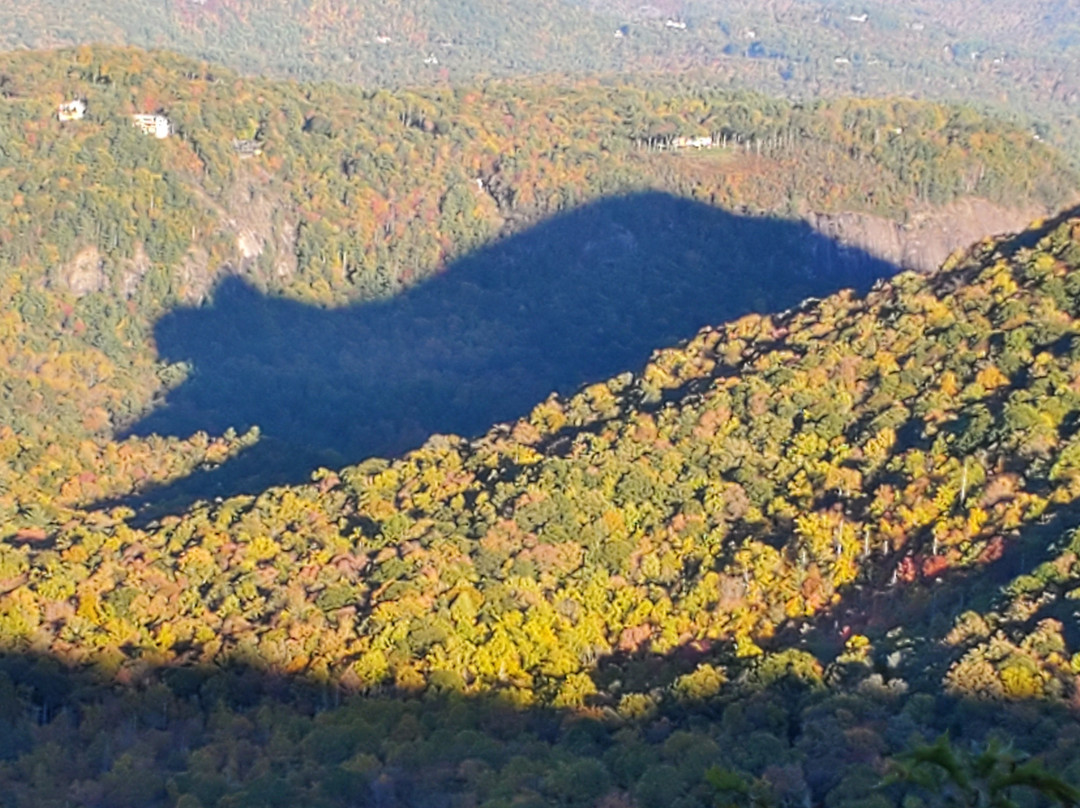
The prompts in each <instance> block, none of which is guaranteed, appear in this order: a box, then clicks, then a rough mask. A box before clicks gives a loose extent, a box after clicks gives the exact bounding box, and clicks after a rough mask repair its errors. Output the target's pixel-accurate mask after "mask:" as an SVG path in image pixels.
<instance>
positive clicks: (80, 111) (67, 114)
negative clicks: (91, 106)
mask: <svg viewBox="0 0 1080 808" xmlns="http://www.w3.org/2000/svg"><path fill="white" fill-rule="evenodd" d="M56 117H57V118H59V119H60V120H61V121H81V120H82V119H83V118H85V117H86V102H85V101H83V100H82V99H81V98H75V99H73V100H71V101H66V102H64V103H63V104H61V105H60V106H58V107H57V108H56Z"/></svg>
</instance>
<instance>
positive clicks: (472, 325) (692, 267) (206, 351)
mask: <svg viewBox="0 0 1080 808" xmlns="http://www.w3.org/2000/svg"><path fill="white" fill-rule="evenodd" d="M895 271H896V267H895V266H893V265H891V264H889V263H887V262H884V261H881V260H878V259H875V258H874V257H872V256H870V255H868V254H867V253H865V252H862V251H860V250H856V249H851V248H847V247H845V246H843V245H840V244H838V243H837V242H835V241H833V240H831V239H829V238H826V237H824V236H821V235H820V234H818V233H816V232H815V231H814V230H812V229H811V228H810V227H809V226H808V225H806V224H805V223H797V222H791V221H786V220H781V219H776V218H766V217H760V216H749V215H738V214H734V213H731V212H727V211H723V210H719V209H717V208H713V207H710V206H708V205H703V204H700V203H697V202H693V201H690V200H686V199H680V198H676V197H673V196H669V195H666V194H662V193H642V194H634V195H628V196H623V197H615V198H609V199H605V200H602V201H599V202H596V203H593V204H589V205H586V206H583V207H581V208H578V209H576V210H573V211H571V212H568V213H564V214H561V215H559V216H556V217H554V218H552V219H550V220H547V221H545V222H543V223H541V224H538V225H536V226H535V227H532V228H531V229H529V230H527V231H525V232H523V233H520V234H518V235H514V236H512V237H508V238H505V239H502V240H500V241H497V242H495V243H493V244H490V245H488V246H485V247H483V248H481V249H479V250H477V251H476V252H474V253H472V254H470V255H468V256H466V257H463V258H461V259H460V260H458V261H457V262H455V263H454V264H453V265H452V266H451V267H450V268H448V269H447V270H446V271H445V272H444V273H442V274H440V275H438V276H436V277H434V278H432V279H430V280H428V281H426V282H424V283H422V284H420V285H418V286H416V287H414V288H412V289H410V290H408V291H406V292H403V293H402V294H400V295H398V296H396V297H393V298H391V299H388V300H385V301H377V302H365V303H359V304H356V305H353V306H349V307H345V308H339V309H324V308H319V307H316V306H311V305H307V304H304V303H299V302H296V301H292V300H288V299H284V298H281V297H276V296H269V295H266V294H264V293H262V292H260V291H258V290H257V289H255V288H253V287H252V286H250V285H248V284H247V283H246V282H245V281H244V280H241V279H239V278H237V277H229V278H227V279H226V280H224V281H222V282H221V284H220V285H219V286H218V287H217V289H216V290H215V293H214V294H213V296H212V299H211V300H210V302H208V303H207V304H205V305H203V306H201V307H197V308H180V309H177V310H174V311H172V312H170V313H169V314H167V315H165V316H164V317H163V318H162V319H161V320H160V321H159V322H158V323H157V325H156V327H155V338H156V342H157V347H158V350H159V352H160V355H161V357H162V359H164V360H166V361H170V362H175V361H186V362H189V363H190V364H191V367H192V372H191V374H190V376H189V378H188V379H187V380H186V381H185V382H184V383H183V384H181V385H180V386H178V387H177V388H175V389H174V390H172V391H170V392H169V393H168V394H167V397H166V399H165V401H164V402H163V404H162V406H160V407H159V408H158V409H156V410H155V411H153V412H151V413H150V414H149V415H147V416H146V417H145V418H144V419H143V420H141V421H140V422H139V423H137V424H136V425H135V426H134V427H133V428H132V429H131V430H130V434H134V435H143V436H145V435H150V434H152V433H158V434H162V435H175V436H181V437H184V436H188V435H190V434H192V433H194V432H196V431H198V430H205V431H207V432H209V433H217V434H220V433H222V432H224V431H225V430H226V429H228V428H230V427H232V428H235V429H236V430H237V431H240V432H243V431H245V430H247V429H248V428H250V427H252V426H258V427H259V429H260V440H259V443H258V444H256V445H255V446H254V447H252V448H250V449H248V450H246V451H245V452H243V453H242V454H241V455H240V456H239V457H237V458H235V459H233V460H230V461H229V462H227V463H225V464H224V465H223V466H222V467H220V468H218V469H215V470H212V471H203V472H197V473H196V474H194V475H192V476H191V477H189V478H187V479H184V480H180V481H178V482H176V483H173V484H170V485H168V486H165V487H162V488H158V489H156V490H152V491H148V492H144V493H143V494H141V495H140V496H138V497H136V498H135V499H132V500H130V501H128V502H127V503H126V504H130V505H133V506H134V507H136V508H137V509H142V512H143V514H147V513H152V512H155V511H156V512H161V511H162V510H163V509H164V510H169V509H175V508H181V507H184V506H186V505H187V504H190V502H191V501H192V500H193V499H194V498H205V497H213V496H223V497H224V496H230V495H233V494H238V493H255V492H258V491H261V490H264V489H265V488H266V487H268V486H269V485H274V484H291V483H297V482H302V481H306V480H308V479H309V478H310V474H311V472H312V470H313V469H315V468H318V467H319V466H327V467H338V466H342V465H346V464H350V463H355V462H358V461H360V460H362V459H364V458H366V457H369V456H372V455H395V454H398V453H401V452H403V451H406V450H408V449H411V448H414V447H417V446H419V445H420V444H421V443H423V441H424V440H425V439H426V438H427V437H428V436H430V435H432V434H434V433H454V434H459V435H463V436H475V435H477V434H480V433H482V432H483V431H484V430H486V429H487V428H489V427H490V426H491V425H492V424H494V423H496V422H500V421H505V420H511V419H514V418H517V417H519V416H521V415H524V414H526V413H528V412H529V410H530V409H531V408H532V407H533V406H535V404H536V403H537V402H539V401H542V400H543V399H544V398H545V397H547V396H548V395H549V394H550V393H551V392H553V391H556V392H558V393H561V394H566V393H571V392H573V391H574V390H575V389H577V388H579V387H580V386H581V385H582V384H584V383H588V382H593V381H598V380H603V379H607V378H610V377H612V376H614V375H617V374H619V373H621V372H624V371H628V370H631V371H632V370H637V369H640V368H641V366H642V365H643V364H644V363H645V361H646V360H647V359H648V357H649V355H650V353H651V352H652V351H653V350H654V349H656V348H658V347H663V346H669V345H673V344H675V343H677V342H679V341H680V340H683V339H686V338H688V337H690V336H692V335H693V334H694V333H695V332H696V331H697V330H698V329H700V328H701V327H702V326H704V325H706V324H710V323H720V322H723V321H725V320H730V319H732V318H735V317H738V316H740V315H743V314H746V313H748V312H752V311H758V312H776V311H781V310H784V309H787V308H790V307H791V306H793V305H795V304H797V303H798V302H800V301H801V300H804V299H805V298H807V297H820V296H824V295H827V294H830V293H832V292H834V291H836V290H837V289H840V288H844V287H849V286H853V287H856V288H860V289H864V288H867V287H869V285H870V284H872V283H873V281H874V280H876V279H878V278H881V277H885V276H888V275H891V274H893V273H894V272H895Z"/></svg>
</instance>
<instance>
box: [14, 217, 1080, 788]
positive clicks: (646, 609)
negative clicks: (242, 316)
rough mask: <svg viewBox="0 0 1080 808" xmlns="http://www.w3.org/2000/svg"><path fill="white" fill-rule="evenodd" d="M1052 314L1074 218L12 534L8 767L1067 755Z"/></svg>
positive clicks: (1072, 473)
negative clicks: (161, 493)
mask: <svg viewBox="0 0 1080 808" xmlns="http://www.w3.org/2000/svg"><path fill="white" fill-rule="evenodd" d="M1078 317H1080V216H1076V215H1073V216H1064V217H1062V218H1061V219H1059V220H1056V221H1054V222H1052V223H1050V224H1049V225H1047V226H1045V227H1044V228H1042V229H1040V230H1037V231H1031V232H1028V233H1025V234H1023V235H1021V236H1018V237H1015V238H1010V239H1005V240H1000V241H987V242H985V243H983V244H981V245H979V246H978V247H976V248H975V249H974V251H972V252H971V253H969V254H967V255H965V256H962V257H959V258H957V259H955V260H953V261H951V262H950V264H949V265H947V266H946V267H944V268H943V269H942V271H941V272H940V273H938V274H936V275H934V276H932V277H930V278H927V277H922V276H918V275H914V274H910V273H906V274H903V275H900V276H898V277H896V278H895V279H894V280H892V281H890V282H881V283H879V284H878V285H877V286H876V287H875V288H874V289H873V290H872V291H870V292H869V293H868V294H867V295H866V296H865V297H859V296H856V295H853V294H852V293H850V292H844V293H839V294H836V295H833V296H831V297H829V298H827V299H824V300H820V301H812V302H809V303H807V304H805V305H803V306H801V307H799V308H798V309H796V310H793V311H790V312H787V313H784V314H781V315H776V316H760V315H751V316H748V317H744V318H742V319H740V320H738V321H736V322H733V323H731V324H728V325H724V326H719V327H716V328H707V329H705V330H703V331H702V332H701V333H700V334H699V335H698V336H697V337H695V338H694V339H692V340H690V341H689V342H687V343H686V344H685V345H682V346H680V347H678V348H672V349H666V350H663V351H659V352H658V353H657V354H656V355H655V357H654V359H653V361H652V362H650V363H649V365H648V366H647V367H646V368H645V369H644V371H643V372H642V373H640V374H639V375H635V376H630V375H627V376H624V377H619V378H617V379H613V380H611V381H609V382H607V383H602V384H596V385H593V386H591V387H588V388H586V389H584V390H583V391H582V392H580V393H579V394H577V395H575V396H572V397H570V398H566V399H561V398H556V397H553V398H551V399H549V400H548V401H545V402H544V403H542V404H540V405H538V406H537V407H536V408H535V410H534V411H533V412H532V414H531V415H530V416H529V417H528V418H525V419H522V420H520V421H517V422H515V423H512V424H508V425H505V426H501V427H497V428H495V429H493V430H492V431H491V432H490V433H489V434H487V435H486V436H484V437H483V438H481V439H479V440H476V441H472V442H466V441H464V440H462V439H459V438H454V437H438V436H437V437H434V438H432V439H431V440H430V441H429V442H428V443H427V444H426V445H425V446H424V447H423V448H422V449H421V450H419V451H416V452H413V453H410V454H408V455H407V456H405V457H404V458H402V459H399V460H395V461H386V460H370V461H367V462H365V463H363V464H361V465H359V466H353V467H348V468H344V469H340V470H338V471H323V472H321V473H320V474H319V475H318V478H317V480H316V481H315V482H313V483H312V484H311V485H307V486H300V487H289V488H277V489H271V490H268V491H266V492H265V493H263V494H261V495H259V496H258V497H239V498H235V499H231V500H227V501H224V502H220V503H216V504H208V505H202V506H199V507H196V508H194V509H193V510H191V511H189V512H187V513H184V514H182V515H179V516H174V517H169V518H166V519H163V520H162V521H161V523H160V524H154V525H150V526H148V527H146V528H144V529H133V528H131V527H130V526H128V525H127V524H125V522H124V517H125V513H124V512H123V511H114V512H113V513H111V514H106V513H84V512H80V511H77V510H69V511H68V512H67V514H66V517H67V522H66V523H65V524H63V525H60V526H58V527H56V528H52V529H50V530H48V531H47V532H45V533H44V535H30V534H27V533H23V534H20V535H15V536H11V535H10V534H9V536H8V537H7V538H6V539H5V541H4V542H3V544H2V545H0V580H2V581H3V582H4V584H3V590H4V593H3V595H0V634H2V637H3V639H4V643H5V645H6V647H7V648H8V649H9V656H8V658H7V659H6V660H5V661H4V662H3V664H2V665H0V669H2V670H3V671H4V673H3V675H2V676H0V687H6V688H8V692H9V693H10V699H11V700H12V702H11V703H12V704H18V703H20V701H19V700H20V699H22V700H23V701H24V702H25V703H26V704H28V705H37V712H35V713H34V714H33V715H34V717H33V718H32V719H31V718H28V717H26V716H25V714H24V716H23V717H22V718H19V717H18V712H19V711H18V708H14V709H13V710H10V711H9V714H8V717H7V718H6V719H5V720H8V721H9V722H13V723H12V724H11V726H12V728H13V729H12V732H13V735H12V737H14V738H22V739H24V740H23V741H22V742H20V743H19V744H18V745H17V746H12V747H10V748H7V749H6V750H5V751H4V755H3V756H4V759H5V760H7V761H8V762H7V763H3V764H0V766H2V768H0V776H3V777H4V778H5V785H6V790H7V791H8V792H9V793H11V794H15V795H22V796H21V797H17V799H23V800H24V801H27V804H28V802H29V801H34V802H35V804H47V803H46V802H45V801H42V800H41V799H39V798H40V797H42V796H43V795H48V794H56V795H57V797H56V799H58V800H59V799H61V798H62V795H64V794H69V795H70V794H77V795H81V796H79V797H78V798H79V799H82V800H85V801H86V802H87V803H89V804H140V805H149V804H177V805H181V804H182V805H185V806H188V805H198V804H219V805H232V804H262V802H260V801H265V800H269V799H271V798H270V797H269V796H267V795H269V794H277V795H278V797H275V798H274V799H281V800H294V801H296V800H299V801H304V802H308V803H309V804H325V805H339V804H341V805H343V804H349V801H350V800H356V799H374V800H382V801H383V802H385V803H387V804H408V805H412V804H422V803H426V801H428V800H431V799H452V800H470V801H478V802H483V803H484V804H490V805H493V806H494V805H506V804H511V803H513V802H515V801H516V800H519V799H525V798H530V799H536V800H541V799H542V800H555V801H559V802H561V803H563V804H575V805H577V804H581V805H587V804H595V803H596V802H597V801H598V800H600V799H601V798H604V799H606V800H608V801H612V800H615V801H618V800H625V799H628V798H629V797H628V795H632V799H633V801H634V802H635V803H637V804H642V805H647V806H653V805H655V806H660V805H667V804H672V803H671V800H672V798H673V796H674V797H676V798H677V799H678V800H679V802H678V804H680V805H686V806H696V805H702V804H707V803H709V802H711V800H712V799H713V798H714V797H713V796H712V791H711V787H710V786H709V785H708V782H707V781H706V779H705V778H704V773H705V771H706V769H708V768H709V767H710V766H714V765H721V766H724V767H727V768H730V769H734V770H735V771H736V772H739V773H740V774H739V777H741V778H743V780H742V781H741V782H743V783H744V785H745V784H747V783H751V784H753V788H755V789H762V790H763V792H762V793H765V794H769V795H772V796H771V797H770V799H775V800H778V801H780V802H784V801H791V804H800V803H802V802H804V801H806V800H812V801H814V802H819V801H825V802H826V803H827V804H830V805H846V804H849V803H850V804H855V803H858V804H865V803H864V802H863V801H865V800H870V801H871V802H874V803H875V804H891V800H893V799H895V800H900V799H901V797H902V796H903V792H902V791H901V790H898V789H899V787H894V789H893V790H891V791H888V790H886V791H878V792H875V791H874V789H875V787H876V784H877V783H878V780H879V779H880V776H881V773H882V772H883V770H884V768H883V767H884V758H885V756H887V755H888V754H890V753H892V752H896V751H899V750H900V749H902V748H904V747H905V746H906V745H907V744H908V743H910V742H911V741H912V740H913V739H918V738H920V737H922V738H927V737H930V736H932V735H933V734H936V733H937V732H939V731H941V730H943V729H952V730H953V731H954V732H955V733H957V734H958V735H959V737H961V738H966V739H972V740H979V739H983V738H985V737H987V735H988V734H993V733H1000V732H1006V733H1008V734H1010V735H1013V736H1014V737H1015V740H1016V742H1017V743H1018V744H1019V745H1020V746H1021V747H1025V746H1026V747H1028V748H1029V749H1031V750H1032V751H1039V752H1041V753H1042V754H1043V755H1044V756H1045V759H1046V760H1047V761H1049V762H1051V763H1052V764H1054V765H1056V766H1058V768H1059V770H1061V771H1063V772H1064V773H1065V774H1067V775H1069V774H1072V775H1075V774H1076V765H1077V764H1076V761H1077V756H1076V754H1075V752H1076V749H1077V746H1076V744H1077V742H1078V741H1080V738H1077V736H1076V733H1075V721H1074V718H1073V713H1072V712H1070V710H1073V709H1075V700H1076V690H1075V688H1076V681H1075V676H1076V674H1077V672H1078V670H1080V662H1078V660H1080V656H1077V651H1078V648H1077V642H1078V641H1080V638H1077V637H1076V636H1074V634H1075V631H1074V628H1075V613H1074V609H1073V608H1072V606H1071V599H1072V598H1074V597H1075V593H1076V591H1077V586H1078V585H1080V581H1078V579H1080V570H1078V568H1077V546H1076V538H1075V534H1073V533H1071V532H1070V531H1071V530H1072V529H1073V528H1074V527H1075V526H1076V525H1078V524H1080V511H1078V510H1077V507H1076V499H1077V495H1078V494H1080V483H1078V481H1080V476H1078V475H1077V473H1076V472H1077V456H1078V453H1077V449H1076V446H1077V441H1078V440H1080V433H1078V432H1077V429H1076V427H1077V424H1078V423H1080V391H1078V390H1077V389H1076V383H1075V380H1076V378H1077V375H1078V372H1080V354H1078V345H1080V320H1078V319H1077V318H1078ZM41 655H45V656H47V657H50V658H52V659H54V660H59V661H60V662H61V663H62V665H64V666H75V667H76V668H81V669H83V670H84V671H87V673H83V674H76V673H74V672H71V669H70V668H64V667H59V668H58V667H55V663H48V662H44V661H36V662H35V661H34V657H40V656H41ZM289 677H296V678H297V680H296V681H295V683H294V684H292V685H290V684H288V681H289ZM305 681H307V682H309V683H310V684H304V682H305ZM110 683H112V684H110ZM115 683H119V684H121V685H124V686H125V687H130V686H135V689H134V690H132V691H130V692H127V691H125V690H123V689H121V690H117V691H114V690H113V689H112V688H113V687H115V686H116V684H115ZM342 692H344V693H346V694H354V695H352V696H349V697H348V698H347V700H346V703H345V704H340V702H339V700H340V698H341V693H342ZM320 693H321V695H320ZM364 693H366V694H367V695H366V696H361V695H360V694H364ZM20 694H21V695H20ZM492 694H497V695H498V698H497V699H494V700H493V699H492ZM986 699H992V700H993V701H992V702H986V701H985V700H986ZM335 705H338V706H337V709H330V708H333V707H334V706H335ZM1070 705H1073V706H1071V707H1070ZM69 709H70V710H72V711H74V712H68V710H69ZM323 711H325V712H323ZM320 712H321V714H320ZM109 715H130V716H131V719H130V720H131V722H132V723H131V726H130V729H129V730H128V731H127V734H126V735H121V734H119V732H118V731H115V730H114V729H111V728H109V727H108V723H107V719H106V716H109ZM515 716H516V717H515ZM31 723H37V724H38V725H39V726H37V727H36V728H31ZM1070 727H1071V728H1072V729H1070ZM77 736H81V737H85V738H87V739H93V744H96V745H97V746H94V745H93V744H92V746H91V748H90V749H89V750H88V751H87V752H85V753H82V752H80V753H77V754H76V755H75V757H74V758H73V759H72V763H71V766H70V770H65V771H56V772H54V773H53V774H52V775H50V776H38V775H33V772H35V771H37V769H35V765H37V762H38V761H40V760H41V759H42V758H43V756H46V755H48V754H49V752H48V750H49V748H50V747H49V741H50V740H51V741H52V742H53V743H63V744H73V743H74V739H75V737H77ZM181 737H182V738H184V739H186V740H184V741H183V743H182V745H180V746H179V749H178V751H177V744H176V743H175V741H176V739H178V738H181ZM1051 737H1052V738H1055V739H1056V741H1055V742H1054V743H1052V744H1051V743H1048V742H1047V739H1048V738H1051ZM140 739H141V740H140ZM114 742H115V743H117V744H118V745H119V748H120V749H122V750H124V751H123V752H122V753H120V752H117V751H115V750H113V748H112V747H111V746H108V745H109V744H112V743H114ZM102 744H105V745H106V747H102ZM493 744H494V745H493ZM95 749H96V750H97V751H94V750H95ZM170 749H171V750H172V751H170ZM500 750H501V751H500ZM95 755H98V756H99V757H95ZM530 759H532V762H531V763H529V762H528V761H529V760H530ZM95 760H101V761H103V763H95V762H94V761H95ZM134 772H139V773H140V774H138V776H134ZM34 777H36V778H37V779H36V780H35V779H33V778H34ZM711 782H714V783H715V782H719V781H717V780H716V779H715V778H713V780H711ZM723 782H730V781H723ZM745 787H746V788H749V787H750V785H745ZM875 793H876V796H875ZM380 794H381V795H382V796H381V797H380V796H379V795H380ZM185 800H186V802H185ZM882 801H884V802H882ZM16 804H21V803H20V802H18V801H17V802H16Z"/></svg>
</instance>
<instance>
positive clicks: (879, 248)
mask: <svg viewBox="0 0 1080 808" xmlns="http://www.w3.org/2000/svg"><path fill="white" fill-rule="evenodd" d="M1048 214H1049V211H1047V210H1045V209H1043V208H1040V207H1036V206H1029V207H1023V208H1010V207H1005V206H1003V205H998V204H995V203H993V202H989V201H987V200H985V199H976V198H967V199H959V200H957V201H955V202H951V203H950V204H948V205H945V206H944V207H938V208H924V209H921V210H919V211H916V212H913V213H912V214H911V215H910V216H909V217H908V221H907V222H904V223H901V222H895V221H893V220H891V219H886V218H883V217H880V216H873V215H870V214H867V213H850V212H844V213H810V214H807V215H806V216H805V217H804V218H805V219H806V222H807V223H808V224H809V225H810V226H811V227H812V228H813V229H814V230H816V231H817V232H818V233H820V234H822V235H823V236H826V237H828V238H830V239H832V240H834V241H836V242H837V243H838V244H839V245H842V246H843V247H850V248H855V249H859V250H863V251H865V252H867V253H869V254H870V255H872V256H874V257H875V258H880V259H882V260H884V261H888V262H889V263H891V264H894V265H896V266H898V267H900V268H901V269H913V270H916V271H918V272H933V271H934V270H936V269H937V268H938V267H940V266H941V264H942V263H943V262H944V261H945V259H946V258H948V257H949V256H950V255H951V254H952V253H953V252H955V251H956V250H959V249H964V248H967V247H969V246H971V245H972V244H974V243H976V242H978V241H982V240H983V239H985V238H987V237H989V236H994V235H999V234H1002V233H1014V232H1018V231H1021V230H1023V229H1025V228H1026V227H1027V226H1028V225H1029V224H1031V222H1033V221H1034V220H1036V219H1038V218H1040V217H1045V216H1047V215H1048Z"/></svg>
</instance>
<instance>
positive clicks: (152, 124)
mask: <svg viewBox="0 0 1080 808" xmlns="http://www.w3.org/2000/svg"><path fill="white" fill-rule="evenodd" d="M131 123H132V125H133V126H134V127H135V128H136V129H138V130H139V131H141V132H142V133H143V134H144V135H153V136H154V137H156V138H157V139H158V140H163V139H165V138H167V137H168V136H169V135H171V134H172V124H170V123H169V119H168V118H166V117H165V116H164V115H132V116H131Z"/></svg>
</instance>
